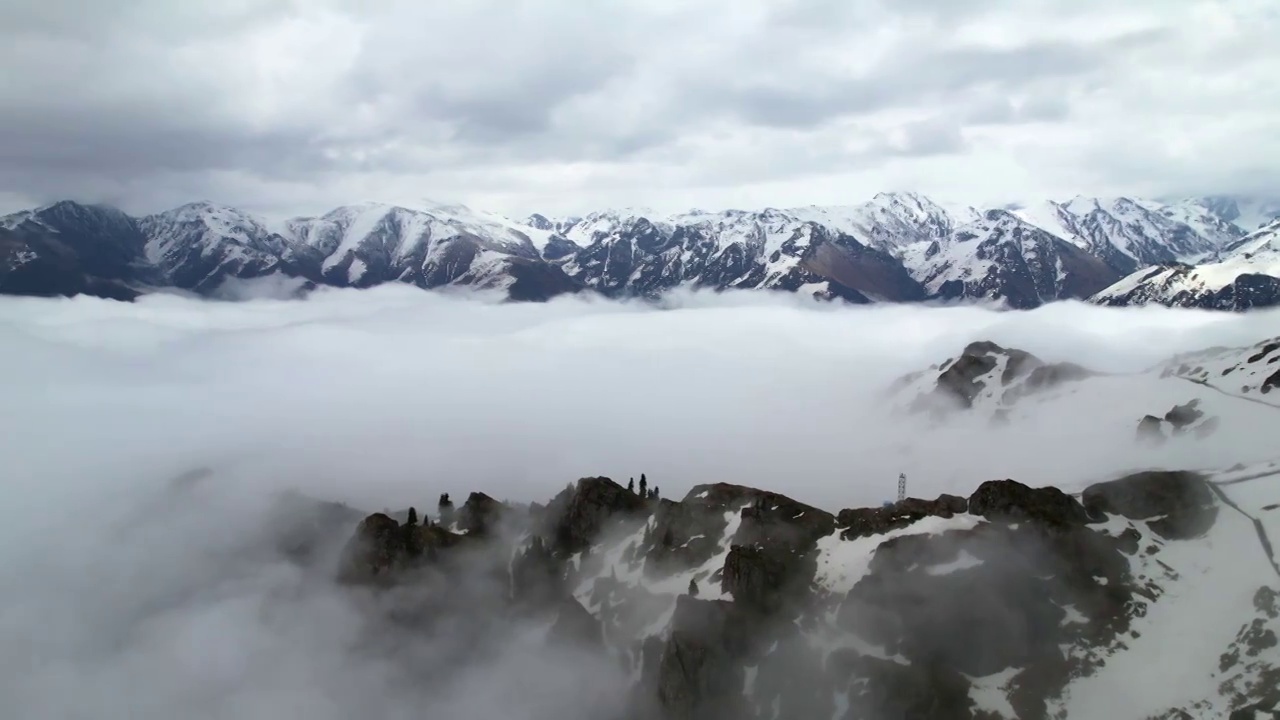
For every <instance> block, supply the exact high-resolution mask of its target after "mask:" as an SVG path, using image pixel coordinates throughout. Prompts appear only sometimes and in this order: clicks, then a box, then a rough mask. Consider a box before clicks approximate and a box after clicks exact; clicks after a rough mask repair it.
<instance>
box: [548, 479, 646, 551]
mask: <svg viewBox="0 0 1280 720" xmlns="http://www.w3.org/2000/svg"><path fill="white" fill-rule="evenodd" d="M646 507H647V506H646V503H645V499H644V498H642V497H640V496H639V495H637V494H636V493H633V492H631V491H630V490H627V489H626V488H624V487H622V486H621V485H619V484H618V483H616V482H614V481H613V480H610V479H609V478H606V477H592V478H582V479H581V480H579V481H578V482H577V485H575V486H573V487H571V488H569V489H566V490H565V491H564V492H563V493H561V494H560V495H558V496H556V497H555V499H553V500H552V501H551V502H550V503H549V504H548V506H547V510H546V513H547V517H548V519H549V521H550V528H549V532H550V535H551V537H552V538H553V543H552V545H553V548H554V550H555V552H556V553H557V554H559V555H561V556H566V555H569V554H572V553H575V552H580V551H582V550H584V549H586V548H587V547H589V545H590V543H591V541H592V540H593V539H594V538H595V537H596V536H597V535H598V534H599V533H600V531H601V529H602V528H603V527H604V525H605V523H606V522H607V521H608V520H609V519H610V518H614V517H616V516H620V515H636V514H639V513H641V512H643V511H644V510H645V508H646Z"/></svg>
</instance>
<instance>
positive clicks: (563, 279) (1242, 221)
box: [0, 193, 1280, 309]
mask: <svg viewBox="0 0 1280 720" xmlns="http://www.w3.org/2000/svg"><path fill="white" fill-rule="evenodd" d="M1277 216H1280V201H1277V202H1268V201H1265V200H1256V199H1244V198H1230V197H1210V198H1193V199H1184V200H1178V201H1173V202H1158V201H1153V200H1145V199H1132V198H1084V197H1077V198H1074V199H1072V200H1069V201H1066V202H1054V201H1046V202H1043V203H1038V204H1033V205H1014V206H1008V207H1004V208H990V209H977V208H972V207H958V208H957V207H944V206H942V205H940V204H939V203H936V202H934V201H933V200H930V199H929V198H927V197H924V196H922V195H919V194H914V193H881V194H879V195H876V196H875V197H874V198H872V199H871V200H869V201H867V202H864V203H861V204H856V205H847V206H826V207H820V206H810V207H803V208H790V209H775V208H767V209H764V210H759V211H744V210H726V211H721V212H705V211H699V210H693V211H689V212H684V213H677V214H661V213H654V212H650V211H647V210H641V209H627V210H616V211H605V212H595V213H590V214H588V215H586V216H583V217H568V218H551V217H547V216H543V215H536V214H535V215H532V216H530V217H528V218H525V219H523V220H519V221H517V220H512V219H509V218H505V217H502V216H500V215H496V214H492V213H486V212H481V211H477V210H472V209H470V208H467V207H464V206H460V205H441V204H435V203H422V204H419V205H418V206H415V207H402V206H396V205H388V204H381V203H362V204H357V205H348V206H343V207H339V208H335V209H334V210H331V211H330V212H328V213H325V214H324V215H321V216H318V217H299V218H293V219H290V220H287V221H284V222H282V223H277V224H272V223H268V222H266V221H264V220H261V219H259V218H256V217H254V216H252V215H250V214H248V213H245V212H242V211H240V210H237V209H235V208H230V207H226V206H221V205H216V204H213V203H208V202H199V203H191V204H188V205H183V206H181V207H178V208H175V209H173V210H169V211H166V212H162V213H157V214H155V215H148V216H145V217H131V216H129V215H126V214H125V213H123V212H121V211H120V210H117V209H115V208H111V207H106V206H101V205H83V204H79V203H75V202H71V201H63V202H58V203H55V204H52V205H48V206H45V207H42V208H38V209H35V210H28V211H23V212H19V213H15V214H13V215H9V216H5V217H2V218H0V293H7V294H31V295H73V294H78V293H88V294H93V295H101V296H107V297H116V298H132V297H136V296H137V295H138V294H140V293H144V292H148V291H153V290H180V291H189V292H194V293H196V294H200V295H207V296H215V297H235V296H237V293H238V292H240V291H241V290H243V289H244V288H245V287H246V283H248V286H250V287H251V286H252V285H253V284H254V283H269V284H270V285H271V286H272V287H275V288H277V289H280V288H283V289H286V290H288V291H292V292H305V291H306V290H308V289H311V288H314V287H317V286H335V287H358V288H359V287H370V286H373V285H378V284H381V283H387V282H403V283H409V284H413V285H416V286H419V287H422V288H442V287H455V286H461V287H472V288H479V289H487V290H494V291H499V292H502V293H505V294H506V295H507V296H508V297H510V298H511V299H513V300H545V299H548V298H550V297H554V296H556V295H560V294H563V293H568V292H578V291H584V290H585V291H595V292H599V293H602V294H605V295H608V296H613V297H618V296H641V297H654V296H657V295H660V294H661V293H663V292H666V291H669V290H672V289H676V288H705V289H711V290H728V289H766V290H779V291H789V292H798V293H804V294H806V295H813V296H815V297H820V298H827V299H831V298H841V299H844V300H847V301H851V302H859V303H865V302H879V301H889V302H908V301H921V300H930V299H936V300H984V301H995V302H1000V303H1003V304H1006V305H1007V306H1009V307H1012V308H1031V307H1036V306H1038V305H1041V304H1043V303H1046V302H1050V301H1053V300H1061V299H1071V298H1074V299H1086V298H1094V299H1096V301H1098V302H1101V303H1106V304H1132V303H1146V302H1155V303H1163V304H1169V305H1184V306H1197V307H1208V308H1220V309H1242V308H1247V307H1258V306H1264V305H1273V304H1277V303H1280V240H1277V236H1278V235H1280V224H1278V223H1277V222H1276V217H1277ZM1254 223H1262V225H1261V227H1258V226H1257V225H1254Z"/></svg>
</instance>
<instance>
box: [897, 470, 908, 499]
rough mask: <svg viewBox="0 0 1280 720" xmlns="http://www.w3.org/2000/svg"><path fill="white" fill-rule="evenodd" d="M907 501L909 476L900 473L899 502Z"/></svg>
mask: <svg viewBox="0 0 1280 720" xmlns="http://www.w3.org/2000/svg"><path fill="white" fill-rule="evenodd" d="M906 499H907V474H906V473H900V474H899V475H898V502H902V501H903V500H906Z"/></svg>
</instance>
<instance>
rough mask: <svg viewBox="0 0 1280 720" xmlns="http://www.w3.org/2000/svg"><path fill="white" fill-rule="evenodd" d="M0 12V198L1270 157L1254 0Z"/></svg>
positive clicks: (1054, 174)
mask: <svg viewBox="0 0 1280 720" xmlns="http://www.w3.org/2000/svg"><path fill="white" fill-rule="evenodd" d="M0 20H2V21H3V22H0V40H3V42H0V59H2V60H3V63H4V65H5V67H10V68H14V69H15V71H14V72H12V73H8V74H7V75H6V77H5V78H4V79H3V80H0V103H2V104H3V106H4V107H5V109H6V112H5V113H4V116H3V118H2V119H0V168H3V169H0V206H7V207H17V206H22V205H26V204H30V203H37V202H44V201H49V200H52V199H61V198H72V199H79V200H88V201H109V202H115V203H119V204H122V205H124V206H125V207H126V208H127V209H129V210H131V211H135V212H149V211H155V210H159V209H166V208H168V207H172V206H174V205H177V204H180V203H182V202H186V201H189V200H192V199H210V200H214V201H218V202H224V203H228V204H233V205H238V206H244V207H247V208H249V209H251V210H255V211H259V212H263V213H267V214H273V215H285V214H298V213H301V214H310V213H315V212H318V211H321V210H325V209H328V208H329V207H331V206H333V205H336V204H339V203H349V202H354V201H358V200H362V199H379V200H385V201H390V202H401V203H413V202H416V201H418V200H420V199H421V198H422V197H423V196H429V197H434V198H436V199H439V200H443V201H451V202H452V201H461V202H466V203H469V204H472V205H476V206H480V207H485V208H492V209H496V210H500V211H506V212H510V213H512V214H523V213H529V212H534V211H539V212H545V213H562V212H581V211H584V210H587V209H592V208H596V207H599V206H617V205H633V206H634V205H647V206H653V207H656V208H658V209H662V210H683V209H685V208H687V207H689V206H691V205H695V206H700V207H707V208H713V209H714V208H718V207H724V206H742V205H748V206H763V205H775V206H785V205H796V204H801V205H803V204H809V203H833V202H852V201H856V200H859V199H863V198H865V197H867V196H870V195H871V194H872V193H874V192H877V191H880V190H894V189H914V190H921V191H925V192H928V193H930V194H936V195H938V196H940V197H942V198H943V199H945V200H953V201H965V202H973V203H988V202H1008V201H1014V200H1028V199H1031V198H1032V197H1039V196H1057V197H1062V196H1068V197H1069V196H1071V195H1074V194H1076V193H1081V192H1083V193H1092V194H1113V193H1138V194H1157V195H1162V194H1168V193H1171V194H1183V193H1186V194H1201V193H1220V192H1263V193H1265V192H1270V191H1271V190H1272V189H1273V188H1274V187H1275V184H1276V176H1275V174H1274V170H1273V169H1272V168H1270V167H1269V166H1268V165H1267V164H1266V163H1265V158H1268V157H1272V156H1274V155H1275V152H1274V151H1275V149H1276V148H1275V143H1276V140H1275V133H1274V132H1272V129H1273V127H1274V118H1275V114H1276V112H1277V108H1280V104H1278V103H1280V96H1278V95H1277V91H1276V90H1275V89H1274V83H1273V82H1271V78H1272V77H1273V76H1274V75H1275V71H1276V68H1277V58H1276V54H1275V53H1274V52H1273V51H1271V50H1270V49H1269V48H1270V47H1271V44H1272V43H1271V42H1270V40H1271V38H1272V37H1274V34H1275V31H1276V29H1277V23H1278V22H1280V19H1278V18H1277V13H1276V11H1275V9H1274V8H1273V7H1272V6H1271V5H1270V4H1269V3H1265V2H1234V3H1205V2H1196V1H1195V0H1162V1H1161V2H1137V3H1125V4H1123V5H1117V4H1115V3H1105V2H1099V1H1097V0H1088V1H1087V2H1078V1H1076V2H1067V1H1065V0H1054V1H1052V2H1039V3H1013V2H1004V1H992V2H976V3H974V2H970V3H959V4H957V3H953V2H937V1H935V0H919V1H912V2H880V1H879V0H859V1H857V2H825V1H821V2H812V1H804V2H799V1H787V2H772V1H770V2H763V1H754V2H746V3H743V2H727V1H721V0H716V1H715V2H704V3H699V4H698V5H697V6H696V7H694V6H687V5H685V4H680V3H672V2H651V1H649V0H646V1H645V2H639V1H633V0H628V1H627V2H615V3H608V4H601V5H583V4H582V3H579V2H571V1H561V0H554V1H550V2H540V3H533V4H521V5H519V6H518V7H515V6H511V5H510V4H509V3H495V2H492V1H491V0H486V1H484V2H445V3H429V4H423V3H418V2H407V1H405V0H379V1H377V2H362V3H354V2H350V1H349V0H317V1H316V2H309V3H296V2H284V1H281V0H245V1H243V2H237V3H231V4H227V3H214V2H203V1H201V2H191V3H184V4H182V5H180V6H179V5H175V4H166V3H159V2H149V1H148V2H135V3H131V4H130V7H129V8H128V9H127V10H117V9H112V11H111V12H104V10H103V8H102V7H101V6H100V5H98V4H94V3H90V2H78V1H72V2H59V3H41V2H34V0H19V1H17V2H12V3H8V4H7V6H6V8H5V9H4V10H3V11H0ZM1268 150H1271V152H1268ZM7 207H6V209H7Z"/></svg>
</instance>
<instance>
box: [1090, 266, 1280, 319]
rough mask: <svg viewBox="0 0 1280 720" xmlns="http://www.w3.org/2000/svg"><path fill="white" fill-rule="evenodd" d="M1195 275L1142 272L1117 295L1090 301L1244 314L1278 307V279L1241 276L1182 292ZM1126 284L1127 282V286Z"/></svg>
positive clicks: (1169, 269) (1183, 270)
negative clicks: (1190, 278) (1134, 281)
mask: <svg viewBox="0 0 1280 720" xmlns="http://www.w3.org/2000/svg"><path fill="white" fill-rule="evenodd" d="M1195 272H1196V268H1195V267H1193V266H1191V265H1184V264H1177V263H1169V264H1166V265H1162V266H1157V267H1153V268H1149V269H1147V270H1144V271H1143V273H1144V275H1143V277H1142V279H1141V281H1140V282H1137V283H1135V284H1134V285H1133V287H1132V288H1131V289H1129V290H1128V291H1126V292H1123V293H1119V294H1108V293H1102V294H1100V296H1099V297H1097V298H1094V299H1093V302H1096V303H1098V304H1099V305H1108V306H1112V307H1131V306H1135V305H1148V304H1157V305H1167V306H1169V307H1183V308H1199V309H1201V310H1227V311H1236V312H1243V311H1247V310H1252V309H1254V308H1267V307H1275V306H1276V305H1280V278H1276V277H1272V276H1270V275H1262V274H1258V273H1241V274H1240V275H1237V276H1236V279H1235V280H1234V281H1232V282H1230V283H1228V284H1226V285H1224V286H1222V287H1218V288H1203V289H1199V290H1188V289H1184V288H1186V287H1188V286H1190V287H1195V286H1197V285H1199V284H1200V283H1197V282H1195V281H1194V280H1193V279H1192V280H1189V276H1192V275H1193V274H1194V273H1195ZM1126 285H1127V283H1126Z"/></svg>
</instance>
